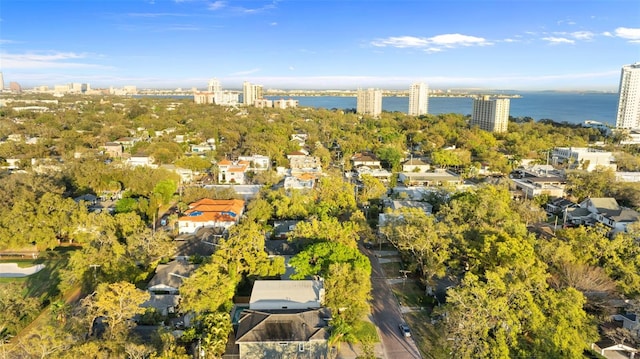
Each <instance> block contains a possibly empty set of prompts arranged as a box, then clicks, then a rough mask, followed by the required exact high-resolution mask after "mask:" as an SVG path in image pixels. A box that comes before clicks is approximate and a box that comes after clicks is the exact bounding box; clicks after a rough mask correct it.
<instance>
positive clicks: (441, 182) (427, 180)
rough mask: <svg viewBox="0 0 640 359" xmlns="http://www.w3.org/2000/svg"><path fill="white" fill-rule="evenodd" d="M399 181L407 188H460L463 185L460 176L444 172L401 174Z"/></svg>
mask: <svg viewBox="0 0 640 359" xmlns="http://www.w3.org/2000/svg"><path fill="white" fill-rule="evenodd" d="M398 180H399V181H400V182H402V183H403V184H404V185H406V186H424V187H442V186H446V187H459V186H461V185H462V183H463V181H462V179H461V178H460V175H458V174H456V173H453V172H449V171H444V170H437V171H435V172H427V173H414V172H401V173H400V174H399V175H398Z"/></svg>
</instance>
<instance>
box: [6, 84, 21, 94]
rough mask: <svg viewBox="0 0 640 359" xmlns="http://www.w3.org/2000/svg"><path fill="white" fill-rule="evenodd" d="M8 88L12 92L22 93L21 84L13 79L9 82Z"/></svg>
mask: <svg viewBox="0 0 640 359" xmlns="http://www.w3.org/2000/svg"><path fill="white" fill-rule="evenodd" d="M9 90H11V92H13V93H22V86H20V84H19V83H17V82H15V81H11V82H9Z"/></svg>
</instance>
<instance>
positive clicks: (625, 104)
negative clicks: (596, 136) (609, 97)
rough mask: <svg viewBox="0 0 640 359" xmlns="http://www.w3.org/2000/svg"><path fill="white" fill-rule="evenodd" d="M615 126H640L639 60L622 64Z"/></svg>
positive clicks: (633, 127)
mask: <svg viewBox="0 0 640 359" xmlns="http://www.w3.org/2000/svg"><path fill="white" fill-rule="evenodd" d="M618 95H619V96H620V99H619V100H618V116H617V118H616V128H627V129H635V128H640V62H636V63H635V64H633V65H625V66H622V74H620V90H619V91H618Z"/></svg>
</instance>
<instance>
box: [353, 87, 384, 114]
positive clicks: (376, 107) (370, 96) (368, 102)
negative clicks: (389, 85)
mask: <svg viewBox="0 0 640 359" xmlns="http://www.w3.org/2000/svg"><path fill="white" fill-rule="evenodd" d="M356 112H357V113H359V114H361V115H370V116H374V117H377V116H379V115H380V114H381V113H382V90H378V89H373V88H369V89H366V90H363V89H358V94H357V105H356Z"/></svg>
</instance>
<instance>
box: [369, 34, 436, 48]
mask: <svg viewBox="0 0 640 359" xmlns="http://www.w3.org/2000/svg"><path fill="white" fill-rule="evenodd" d="M371 44H372V45H373V46H376V47H387V46H390V47H398V48H406V47H425V46H427V45H429V41H427V39H426V38H420V37H415V36H392V37H388V38H386V39H380V40H376V41H373V42H372V43H371Z"/></svg>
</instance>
